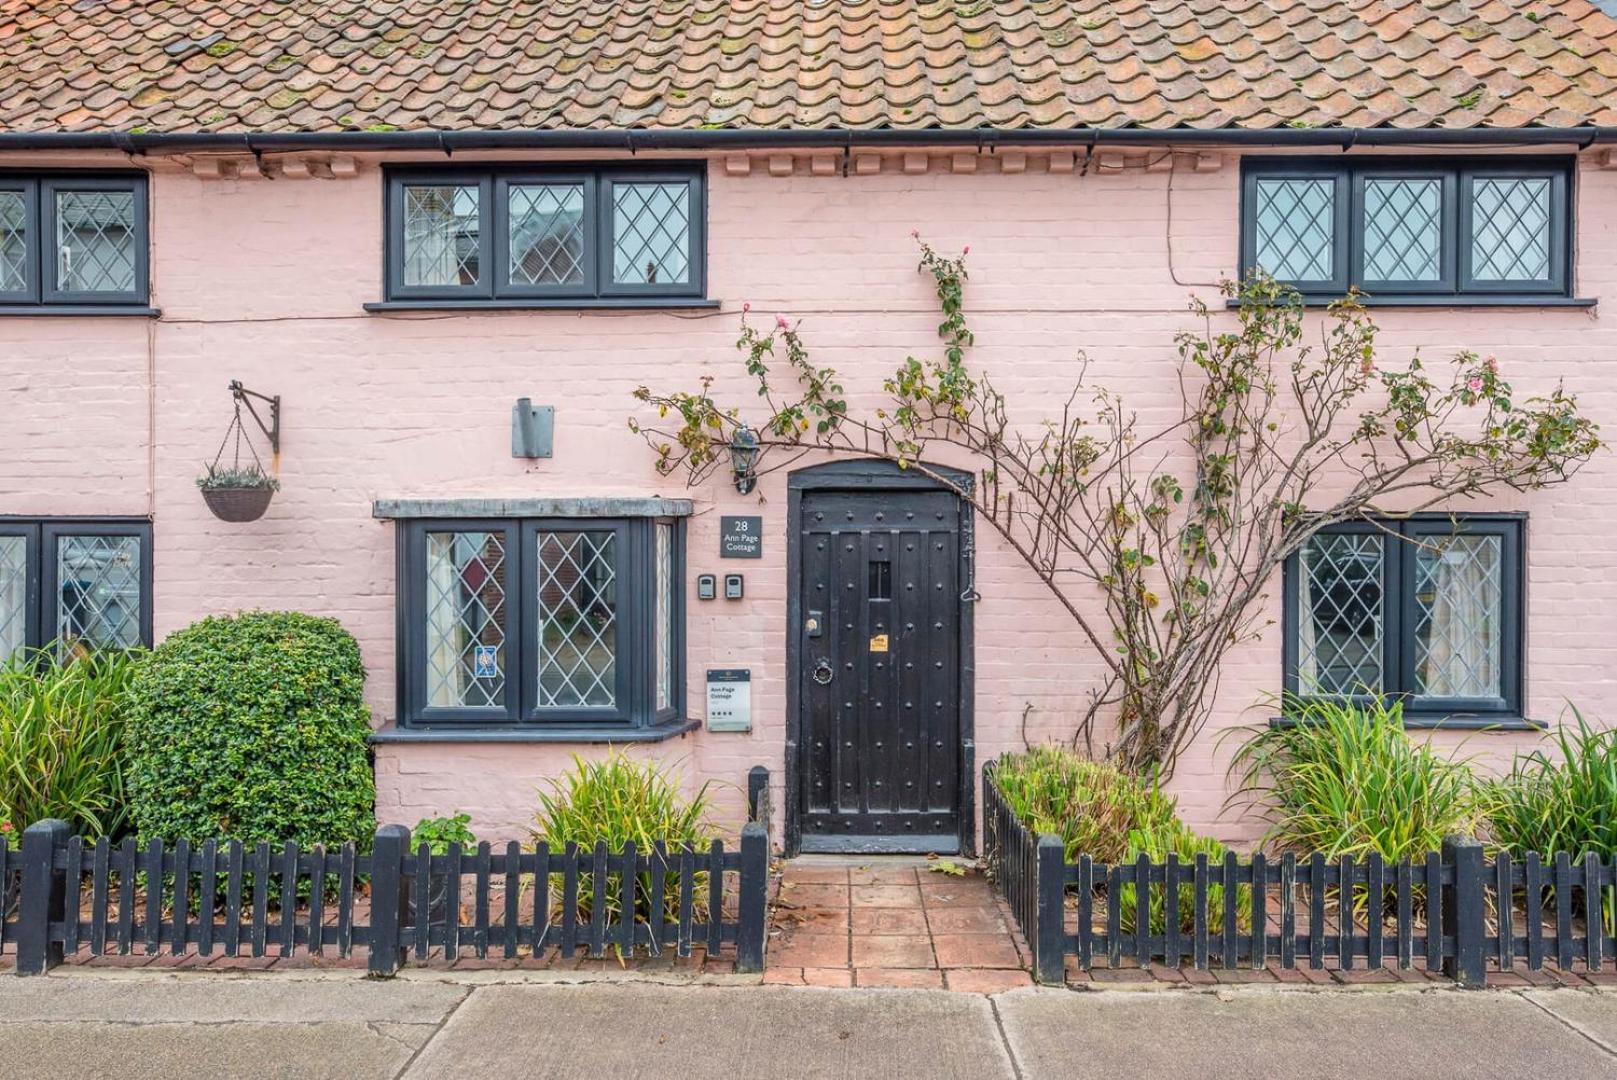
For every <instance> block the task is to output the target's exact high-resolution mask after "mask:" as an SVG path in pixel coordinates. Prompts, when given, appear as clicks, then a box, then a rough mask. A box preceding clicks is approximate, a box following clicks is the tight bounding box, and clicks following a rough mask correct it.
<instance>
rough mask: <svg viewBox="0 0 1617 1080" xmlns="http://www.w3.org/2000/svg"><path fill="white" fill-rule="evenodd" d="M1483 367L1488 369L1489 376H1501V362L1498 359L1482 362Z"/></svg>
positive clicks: (1493, 358)
mask: <svg viewBox="0 0 1617 1080" xmlns="http://www.w3.org/2000/svg"><path fill="white" fill-rule="evenodd" d="M1482 366H1483V367H1485V368H1487V369H1488V374H1489V375H1497V374H1499V360H1498V359H1497V358H1496V357H1492V356H1490V357H1488V359H1486V360H1484V361H1483V362H1482Z"/></svg>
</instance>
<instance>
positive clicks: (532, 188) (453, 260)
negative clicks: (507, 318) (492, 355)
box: [387, 168, 705, 304]
mask: <svg viewBox="0 0 1617 1080" xmlns="http://www.w3.org/2000/svg"><path fill="white" fill-rule="evenodd" d="M702 179H703V178H702V173H701V171H700V170H699V169H693V168H664V169H543V170H536V169H532V168H528V169H514V168H501V169H493V170H487V169H480V170H475V171H455V172H448V171H441V170H440V171H397V172H393V173H390V174H389V184H388V222H387V235H388V260H387V281H388V298H389V299H390V300H395V301H397V300H448V301H457V300H458V301H470V302H484V303H494V302H513V303H522V302H533V301H548V302H555V303H563V304H564V303H567V302H591V301H598V300H608V299H610V300H619V301H629V300H634V299H636V298H639V299H644V300H652V299H669V298H693V297H700V296H702V294H703V290H704V287H705V285H704V258H703V241H704V226H703V216H704V208H705V203H704V195H703V189H702Z"/></svg>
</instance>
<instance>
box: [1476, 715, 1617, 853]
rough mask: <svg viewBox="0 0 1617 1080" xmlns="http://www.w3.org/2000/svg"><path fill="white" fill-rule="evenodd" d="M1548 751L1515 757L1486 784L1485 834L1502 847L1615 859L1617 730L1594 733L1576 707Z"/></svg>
mask: <svg viewBox="0 0 1617 1080" xmlns="http://www.w3.org/2000/svg"><path fill="white" fill-rule="evenodd" d="M1571 712H1572V723H1570V724H1568V723H1565V722H1563V723H1562V724H1561V726H1560V728H1559V729H1558V730H1557V731H1556V733H1555V736H1554V741H1553V744H1552V750H1551V751H1549V752H1546V751H1545V750H1534V751H1532V752H1531V753H1529V754H1524V755H1518V756H1517V758H1516V760H1515V761H1514V762H1513V764H1512V766H1511V769H1510V772H1509V773H1508V774H1507V775H1506V776H1504V777H1503V778H1501V779H1500V780H1498V781H1495V782H1494V783H1492V784H1490V785H1488V789H1487V801H1488V831H1489V833H1490V835H1491V838H1492V839H1493V841H1494V842H1495V843H1497V844H1498V845H1499V846H1500V847H1502V848H1507V849H1509V850H1511V851H1512V852H1522V853H1525V852H1529V851H1536V852H1538V853H1540V854H1541V855H1545V856H1553V855H1555V854H1557V853H1559V852H1563V851H1564V852H1566V853H1567V854H1568V855H1569V856H1571V857H1572V858H1573V859H1574V860H1576V859H1579V858H1581V857H1582V856H1584V855H1587V854H1594V855H1598V856H1600V857H1601V858H1602V859H1609V858H1611V857H1612V855H1613V854H1617V731H1613V730H1603V729H1598V728H1595V727H1592V726H1591V725H1590V724H1589V722H1588V721H1587V720H1585V719H1584V717H1583V714H1582V713H1580V712H1579V711H1578V710H1577V709H1576V708H1573V709H1572V710H1571Z"/></svg>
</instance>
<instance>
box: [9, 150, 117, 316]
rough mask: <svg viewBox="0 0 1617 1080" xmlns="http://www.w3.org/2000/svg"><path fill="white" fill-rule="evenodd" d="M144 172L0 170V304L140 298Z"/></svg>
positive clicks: (114, 302) (75, 303)
mask: <svg viewBox="0 0 1617 1080" xmlns="http://www.w3.org/2000/svg"><path fill="white" fill-rule="evenodd" d="M146 228H147V225H146V178H145V176H137V175H109V174H100V173H95V174H91V173H86V174H73V173H62V174H47V175H40V174H24V173H0V305H4V306H16V305H23V306H47V305H68V306H101V305H120V304H129V305H144V304H145V303H146V302H147V283H146V280H147V251H146Z"/></svg>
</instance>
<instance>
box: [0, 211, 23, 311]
mask: <svg viewBox="0 0 1617 1080" xmlns="http://www.w3.org/2000/svg"><path fill="white" fill-rule="evenodd" d="M26 288H28V200H27V199H26V198H25V197H24V196H23V193H22V192H20V191H0V292H22V291H23V290H24V289H26Z"/></svg>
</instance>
